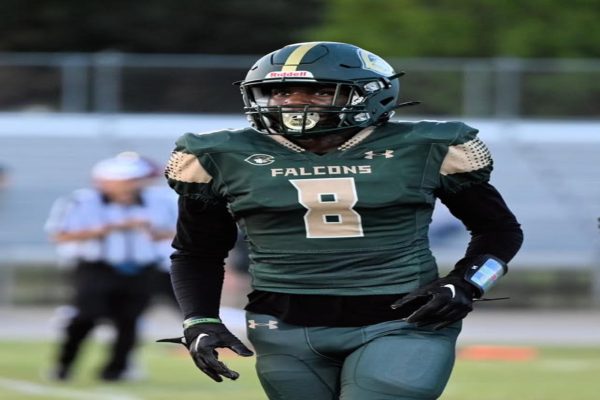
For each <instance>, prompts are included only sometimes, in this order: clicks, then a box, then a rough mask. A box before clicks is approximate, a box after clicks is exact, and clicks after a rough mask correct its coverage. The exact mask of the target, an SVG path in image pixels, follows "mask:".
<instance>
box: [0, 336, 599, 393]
mask: <svg viewBox="0 0 600 400" xmlns="http://www.w3.org/2000/svg"><path fill="white" fill-rule="evenodd" d="M461 350H462V351H461V354H463V356H462V357H460V358H459V360H458V361H457V364H456V368H455V370H454V373H453V376H452V378H451V381H450V384H449V385H448V387H447V389H446V392H445V394H444V395H443V396H442V399H443V400H597V399H600V348H577V347H575V348H559V347H545V348H540V349H526V351H525V352H522V351H518V350H520V349H518V348H517V349H516V350H517V352H516V353H514V354H513V353H511V350H510V349H508V350H507V351H504V349H502V348H501V349H500V351H498V348H495V349H492V351H491V352H490V351H487V350H486V349H484V350H483V351H481V350H479V351H475V352H472V351H471V352H469V351H467V350H469V349H461ZM488 350H489V349H488ZM53 351H54V347H53V345H52V344H50V343H45V342H17V341H11V342H0V399H6V400H34V399H35V400H40V399H67V400H188V399H189V400H192V399H193V400H215V399H225V400H255V399H262V400H264V399H265V396H264V395H263V394H262V391H261V389H260V386H259V383H258V380H257V379H256V377H255V374H254V369H253V362H254V360H253V359H244V358H241V357H231V358H230V357H227V359H226V362H227V364H228V365H229V366H230V367H231V368H232V369H235V370H237V371H239V372H240V373H241V377H240V379H239V380H237V381H236V382H224V383H220V384H217V383H214V382H212V381H211V380H210V379H209V378H205V377H204V376H203V375H202V374H201V373H200V372H199V371H197V370H196V369H195V368H194V367H193V364H192V362H191V360H189V359H188V358H187V354H185V353H183V352H181V351H176V350H175V349H174V348H173V347H171V346H168V345H163V344H153V343H152V344H150V343H148V344H145V345H144V346H143V348H142V350H141V351H140V357H139V358H140V361H141V364H143V365H144V369H145V370H146V372H147V374H148V377H147V378H146V379H145V380H142V381H138V382H127V383H116V384H103V383H100V382H98V381H96V380H95V371H96V369H97V368H98V367H99V365H100V364H101V361H102V348H101V347H100V345H99V344H90V345H88V347H86V349H85V352H84V353H83V354H82V355H81V359H80V363H79V364H78V366H77V367H78V368H77V373H76V375H75V376H74V378H73V380H72V381H70V382H69V383H66V384H57V383H54V382H50V381H48V380H47V379H45V378H44V373H45V371H47V370H48V367H49V360H50V359H51V356H52V353H53ZM309 400H310V399H309Z"/></svg>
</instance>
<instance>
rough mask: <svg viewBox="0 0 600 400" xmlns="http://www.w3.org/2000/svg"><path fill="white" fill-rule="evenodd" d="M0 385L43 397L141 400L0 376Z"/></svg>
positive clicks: (88, 399) (90, 399)
mask: <svg viewBox="0 0 600 400" xmlns="http://www.w3.org/2000/svg"><path fill="white" fill-rule="evenodd" d="M0 387H3V388H5V389H9V390H12V391H14V392H18V393H24V394H29V395H34V396H44V398H60V399H74V400H142V399H141V398H139V397H135V396H129V395H125V394H116V393H93V392H91V391H90V390H75V389H65V388H57V387H54V386H49V385H40V384H38V383H33V382H29V381H22V380H17V379H9V378H2V377H0Z"/></svg>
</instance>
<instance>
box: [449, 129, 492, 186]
mask: <svg viewBox="0 0 600 400" xmlns="http://www.w3.org/2000/svg"><path fill="white" fill-rule="evenodd" d="M477 133H478V130H477V129H475V128H472V127H470V126H468V125H466V124H460V125H459V127H458V132H457V134H456V137H455V138H454V140H452V142H451V143H450V144H449V146H448V152H447V153H446V155H445V157H444V159H443V161H442V164H441V166H440V180H441V189H442V191H444V192H448V193H458V192H460V191H462V190H463V189H465V188H468V187H470V186H473V185H476V184H480V183H484V182H488V181H489V179H490V174H491V172H492V169H493V160H492V155H491V153H490V151H489V150H488V148H487V147H486V145H485V144H484V143H483V142H482V141H481V139H479V138H478V137H477Z"/></svg>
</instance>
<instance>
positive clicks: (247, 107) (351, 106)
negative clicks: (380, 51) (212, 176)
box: [240, 42, 403, 137]
mask: <svg viewBox="0 0 600 400" xmlns="http://www.w3.org/2000/svg"><path fill="white" fill-rule="evenodd" d="M401 75H403V74H402V73H396V72H395V71H394V69H393V68H392V67H391V66H390V65H389V64H388V63H387V62H386V61H384V60H383V59H382V58H380V57H379V56H377V55H375V54H373V53H371V52H368V51H366V50H363V49H361V48H359V47H356V46H353V45H350V44H345V43H336V42H309V43H296V44H291V45H288V46H286V47H284V48H282V49H279V50H276V51H274V52H272V53H270V54H267V55H266V56H264V57H262V58H261V59H259V60H258V61H257V62H256V63H255V64H254V65H253V66H252V68H250V70H249V71H248V74H247V75H246V79H245V80H243V81H242V82H240V88H241V92H242V97H243V100H244V111H245V113H246V115H247V117H248V120H249V121H250V123H251V124H252V126H253V127H254V128H255V129H257V130H259V131H261V132H263V133H267V134H283V135H287V136H292V137H311V136H316V135H321V134H328V133H332V132H336V131H341V130H347V129H352V128H364V127H367V126H370V125H377V124H379V123H382V122H385V121H387V120H388V119H389V118H390V117H391V116H392V114H393V110H394V108H396V107H397V106H398V97H399V92H400V82H399V80H398V77H400V76H401ZM285 85H290V86H302V87H305V86H307V85H316V86H318V87H327V88H328V89H329V90H334V92H333V93H334V94H333V97H332V98H333V100H332V101H331V104H330V105H326V106H324V105H318V106H316V105H273V104H271V102H270V99H271V93H272V91H273V90H274V88H281V87H282V86H283V87H284V86H285ZM277 90H279V89H277Z"/></svg>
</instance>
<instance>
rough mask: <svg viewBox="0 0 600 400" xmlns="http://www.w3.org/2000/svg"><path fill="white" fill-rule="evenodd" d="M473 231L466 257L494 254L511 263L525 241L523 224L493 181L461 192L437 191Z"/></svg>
mask: <svg viewBox="0 0 600 400" xmlns="http://www.w3.org/2000/svg"><path fill="white" fill-rule="evenodd" d="M436 195H437V196H438V198H439V199H440V200H441V201H442V203H444V204H445V205H446V207H448V209H449V210H450V212H451V213H452V215H454V216H455V217H456V218H458V219H460V220H461V221H462V222H463V224H464V225H465V226H466V228H467V229H468V230H469V232H470V233H471V241H470V242H469V246H468V247H467V251H466V254H465V258H472V257H476V256H479V255H484V254H491V255H493V256H496V257H498V258H499V259H501V260H502V261H504V262H506V263H508V262H509V261H510V260H511V259H512V258H513V257H514V256H515V254H517V251H519V249H520V248H521V244H522V243H523V231H522V230H521V225H520V224H519V222H518V221H517V219H516V218H515V216H514V215H513V213H512V212H511V211H510V210H509V209H508V206H507V205H506V203H505V202H504V200H503V199H502V196H501V195H500V193H498V191H497V190H496V188H494V187H493V186H492V185H490V184H489V183H481V184H478V185H473V186H471V187H468V188H466V189H464V190H462V191H460V192H457V193H436Z"/></svg>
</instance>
